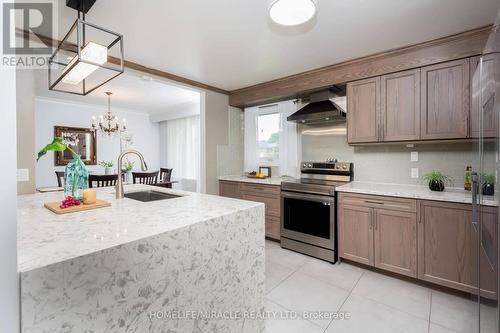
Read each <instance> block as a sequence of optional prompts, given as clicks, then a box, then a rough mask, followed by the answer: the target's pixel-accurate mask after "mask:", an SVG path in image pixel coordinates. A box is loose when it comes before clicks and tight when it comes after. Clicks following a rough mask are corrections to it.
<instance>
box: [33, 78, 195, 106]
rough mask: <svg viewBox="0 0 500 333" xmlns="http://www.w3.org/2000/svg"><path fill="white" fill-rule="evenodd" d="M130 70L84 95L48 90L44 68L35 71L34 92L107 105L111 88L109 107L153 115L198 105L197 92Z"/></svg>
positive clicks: (45, 95) (48, 96)
mask: <svg viewBox="0 0 500 333" xmlns="http://www.w3.org/2000/svg"><path fill="white" fill-rule="evenodd" d="M150 79H151V77H147V76H146V77H142V76H141V75H138V74H136V73H135V72H133V71H126V72H125V73H124V74H122V75H120V76H118V77H117V78H115V79H113V80H111V81H110V82H108V83H106V84H105V85H104V86H102V87H100V88H98V89H96V90H95V91H93V92H92V93H90V94H89V95H87V96H85V97H84V96H78V95H72V94H65V93H60V92H55V91H49V90H48V87H47V71H36V95H37V96H40V97H46V98H54V99H62V100H66V101H71V102H78V103H85V104H95V105H103V106H104V107H105V106H106V105H107V96H106V94H105V92H106V91H111V92H112V93H113V95H112V96H111V105H112V107H117V108H123V109H129V110H133V111H136V112H141V113H148V114H150V115H155V114H159V113H163V112H170V111H175V110H178V109H180V108H186V107H188V106H195V105H199V104H200V93H199V92H197V91H194V90H190V89H185V88H181V87H178V86H174V85H172V84H169V83H166V82H164V81H160V80H150Z"/></svg>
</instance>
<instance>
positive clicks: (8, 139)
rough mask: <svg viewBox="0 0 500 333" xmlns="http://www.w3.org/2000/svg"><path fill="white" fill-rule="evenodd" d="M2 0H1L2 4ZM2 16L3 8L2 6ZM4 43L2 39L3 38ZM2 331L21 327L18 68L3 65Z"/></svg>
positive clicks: (0, 85)
mask: <svg viewBox="0 0 500 333" xmlns="http://www.w3.org/2000/svg"><path fill="white" fill-rule="evenodd" d="M1 5H2V1H0V6H1ZM0 17H1V10H0ZM0 45H1V42H0ZM0 100H1V101H2V107H1V110H2V120H1V121H0V151H1V152H2V158H1V159H0V170H2V172H0V184H2V185H1V186H0V211H1V217H0V262H1V263H2V268H1V269H0V332H9V333H10V332H12V333H15V332H18V331H19V298H18V295H19V284H18V282H19V278H18V274H17V237H16V207H17V204H16V192H17V186H16V164H17V157H16V71H15V70H14V69H0Z"/></svg>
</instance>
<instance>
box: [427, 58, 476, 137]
mask: <svg viewBox="0 0 500 333" xmlns="http://www.w3.org/2000/svg"><path fill="white" fill-rule="evenodd" d="M421 70H422V80H421V87H422V89H421V101H422V102H421V127H420V138H421V139H422V140H439V139H463V138H467V137H468V132H469V111H470V107H469V101H470V98H469V91H470V89H469V88H470V83H469V59H461V60H455V61H450V62H445V63H442V64H437V65H432V66H426V67H422V69H421Z"/></svg>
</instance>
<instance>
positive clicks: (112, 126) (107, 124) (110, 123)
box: [92, 91, 127, 135]
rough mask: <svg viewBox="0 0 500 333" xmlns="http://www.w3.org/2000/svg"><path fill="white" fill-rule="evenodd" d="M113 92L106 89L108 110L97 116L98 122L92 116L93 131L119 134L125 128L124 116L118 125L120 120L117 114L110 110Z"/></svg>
mask: <svg viewBox="0 0 500 333" xmlns="http://www.w3.org/2000/svg"><path fill="white" fill-rule="evenodd" d="M112 94H113V93H112V92H110V91H106V95H108V111H107V112H106V113H105V114H103V115H102V114H101V115H100V116H99V123H98V124H96V118H95V116H92V129H93V130H94V131H101V132H102V133H105V134H107V135H111V134H115V133H116V134H121V133H124V132H125V131H126V130H127V125H126V123H127V121H126V120H125V118H123V120H122V124H121V125H120V120H119V119H118V117H117V116H115V115H114V114H113V112H111V95H112Z"/></svg>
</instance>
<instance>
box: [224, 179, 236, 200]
mask: <svg viewBox="0 0 500 333" xmlns="http://www.w3.org/2000/svg"><path fill="white" fill-rule="evenodd" d="M219 195H220V196H222V197H227V198H234V199H241V183H238V182H229V181H222V180H220V181H219Z"/></svg>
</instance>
